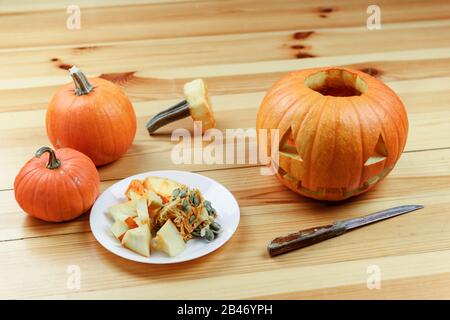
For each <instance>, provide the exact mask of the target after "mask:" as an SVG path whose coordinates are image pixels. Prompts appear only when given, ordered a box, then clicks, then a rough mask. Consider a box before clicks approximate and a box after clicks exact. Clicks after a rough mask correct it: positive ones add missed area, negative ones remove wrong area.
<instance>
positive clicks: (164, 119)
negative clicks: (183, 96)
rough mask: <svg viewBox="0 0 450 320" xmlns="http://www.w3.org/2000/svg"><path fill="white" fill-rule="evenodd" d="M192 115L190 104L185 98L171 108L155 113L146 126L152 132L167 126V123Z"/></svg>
mask: <svg viewBox="0 0 450 320" xmlns="http://www.w3.org/2000/svg"><path fill="white" fill-rule="evenodd" d="M190 115H191V113H190V111H189V104H188V102H187V101H186V100H183V101H181V102H180V103H177V104H176V105H174V106H173V107H170V108H169V109H166V110H164V111H161V112H160V113H158V114H157V115H155V116H154V117H153V118H151V119H150V120H149V121H148V122H147V124H146V127H147V130H148V132H149V133H150V134H152V133H153V132H155V131H156V130H158V129H159V128H161V127H162V126H165V125H166V124H168V123H171V122H174V121H176V120H180V119H183V118H186V117H189V116H190Z"/></svg>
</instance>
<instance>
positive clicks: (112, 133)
mask: <svg viewBox="0 0 450 320" xmlns="http://www.w3.org/2000/svg"><path fill="white" fill-rule="evenodd" d="M69 71H70V73H71V76H72V78H73V80H74V83H70V84H67V85H66V86H64V87H62V88H61V89H60V90H58V92H56V94H55V95H54V96H53V99H52V100H51V102H50V105H49V106H48V109H47V116H46V123H47V134H48V137H49V139H50V141H51V142H52V144H53V145H54V146H55V148H57V149H59V148H72V149H76V150H78V151H81V152H83V153H84V154H85V155H87V156H88V157H89V158H91V159H92V161H94V163H95V164H96V165H103V164H107V163H110V162H112V161H115V160H117V159H118V158H119V157H120V156H122V155H123V154H124V153H125V152H126V151H127V150H128V148H129V147H130V145H131V143H132V142H133V139H134V136H135V134H136V115H135V113H134V110H133V106H132V105H131V102H130V100H129V99H128V97H127V96H126V95H125V93H124V92H123V91H122V90H121V89H120V88H119V87H118V86H117V85H115V84H114V83H112V82H110V81H108V80H104V79H101V78H92V79H89V80H88V79H87V78H86V77H85V75H84V74H83V73H82V72H81V70H80V69H78V68H77V67H72V68H71V69H70V70H69Z"/></svg>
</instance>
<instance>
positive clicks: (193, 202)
mask: <svg viewBox="0 0 450 320" xmlns="http://www.w3.org/2000/svg"><path fill="white" fill-rule="evenodd" d="M192 204H193V205H194V207H196V206H198V205H199V204H200V200H198V196H196V195H194V199H193V201H192Z"/></svg>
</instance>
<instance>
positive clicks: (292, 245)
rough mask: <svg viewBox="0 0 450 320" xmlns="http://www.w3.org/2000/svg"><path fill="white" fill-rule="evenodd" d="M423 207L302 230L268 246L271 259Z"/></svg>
mask: <svg viewBox="0 0 450 320" xmlns="http://www.w3.org/2000/svg"><path fill="white" fill-rule="evenodd" d="M422 208H423V206H422V205H404V206H399V207H394V208H389V209H386V210H382V211H378V212H375V213H372V214H369V215H366V216H363V217H358V218H352V219H347V220H342V221H337V222H334V223H333V224H330V225H326V226H320V227H314V228H309V229H304V230H300V231H298V232H295V233H292V234H289V235H287V236H283V237H278V238H275V239H273V240H272V241H271V242H270V243H269V245H268V246H267V250H268V252H269V255H270V256H271V257H274V256H277V255H280V254H283V253H286V252H289V251H292V250H295V249H300V248H304V247H307V246H310V245H313V244H315V243H318V242H322V241H325V240H327V239H331V238H334V237H337V236H340V235H342V234H344V233H345V232H347V231H349V230H353V229H355V228H359V227H362V226H365V225H368V224H371V223H374V222H378V221H382V220H385V219H389V218H392V217H396V216H399V215H401V214H405V213H408V212H412V211H415V210H419V209H422Z"/></svg>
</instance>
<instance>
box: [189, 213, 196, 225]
mask: <svg viewBox="0 0 450 320" xmlns="http://www.w3.org/2000/svg"><path fill="white" fill-rule="evenodd" d="M196 219H197V217H196V216H195V215H194V214H193V215H192V216H191V217H190V218H189V223H190V224H192V223H194V221H195V220H196Z"/></svg>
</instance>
